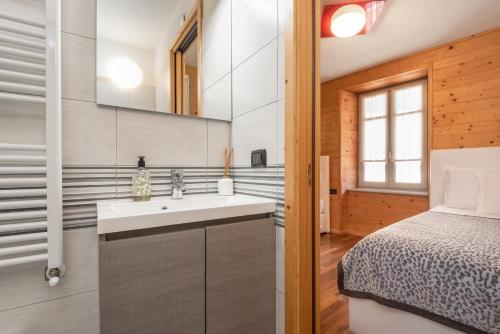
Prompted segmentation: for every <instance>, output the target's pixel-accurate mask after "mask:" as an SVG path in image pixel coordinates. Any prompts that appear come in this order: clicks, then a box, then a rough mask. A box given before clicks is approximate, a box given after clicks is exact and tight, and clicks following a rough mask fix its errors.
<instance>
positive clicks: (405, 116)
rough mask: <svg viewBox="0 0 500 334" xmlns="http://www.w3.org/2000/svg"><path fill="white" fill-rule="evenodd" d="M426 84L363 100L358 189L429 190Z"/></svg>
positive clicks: (377, 93) (370, 95) (413, 84)
mask: <svg viewBox="0 0 500 334" xmlns="http://www.w3.org/2000/svg"><path fill="white" fill-rule="evenodd" d="M426 92H427V82H426V81H418V82H411V83H408V84H404V85H399V86H395V87H391V88H388V89H384V90H379V91H375V92H370V93H366V94H363V95H361V96H360V101H359V106H360V146H359V147H360V152H359V157H360V164H359V186H360V187H373V188H382V189H394V190H402V189H408V190H415V189H421V190H424V189H426V188H427V149H426V145H427V140H426V138H427V131H426V117H427V115H426V114H427V97H426Z"/></svg>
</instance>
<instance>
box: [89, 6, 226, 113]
mask: <svg viewBox="0 0 500 334" xmlns="http://www.w3.org/2000/svg"><path fill="white" fill-rule="evenodd" d="M228 3H230V2H229V1H210V0H205V1H201V0H200V1H197V2H196V4H195V6H194V7H193V8H190V9H186V11H185V13H182V14H179V17H173V18H172V15H171V13H172V12H174V11H178V5H179V2H177V1H157V0H130V1H121V0H97V64H96V81H97V82H96V89H97V93H96V96H97V103H98V104H102V105H108V106H115V107H123V108H131V109H139V110H147V111H152V112H163V113H172V114H176V115H182V116H191V117H203V118H209V119H218V120H225V121H231V109H232V108H231V106H232V101H231V22H230V7H229V6H228V5H227V4H228ZM226 7H227V8H226ZM227 10H229V12H228V13H226V14H228V15H227V17H228V19H224V17H225V15H224V14H225V12H226V11H227Z"/></svg>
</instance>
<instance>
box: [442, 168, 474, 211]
mask: <svg viewBox="0 0 500 334" xmlns="http://www.w3.org/2000/svg"><path fill="white" fill-rule="evenodd" d="M445 172H446V183H445V190H444V205H445V206H447V207H449V208H455V209H474V210H475V209H476V208H477V204H478V199H479V181H478V177H477V171H476V170H473V169H459V168H454V167H448V168H445Z"/></svg>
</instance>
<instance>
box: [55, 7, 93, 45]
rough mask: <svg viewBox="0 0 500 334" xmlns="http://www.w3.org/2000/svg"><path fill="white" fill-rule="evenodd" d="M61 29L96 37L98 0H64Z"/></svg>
mask: <svg viewBox="0 0 500 334" xmlns="http://www.w3.org/2000/svg"><path fill="white" fill-rule="evenodd" d="M61 7H62V8H61V11H62V22H61V30H62V31H64V32H68V33H71V34H76V35H80V36H84V37H89V38H93V39H95V38H96V0H62V3H61Z"/></svg>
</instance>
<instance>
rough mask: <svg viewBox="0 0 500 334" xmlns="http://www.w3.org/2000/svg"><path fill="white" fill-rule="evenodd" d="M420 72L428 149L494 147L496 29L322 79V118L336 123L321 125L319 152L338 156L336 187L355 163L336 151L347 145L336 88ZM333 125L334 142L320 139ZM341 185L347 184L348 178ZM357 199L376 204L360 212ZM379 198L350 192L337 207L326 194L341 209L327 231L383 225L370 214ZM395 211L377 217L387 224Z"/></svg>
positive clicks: (499, 62) (498, 119)
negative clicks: (425, 80) (425, 83)
mask: <svg viewBox="0 0 500 334" xmlns="http://www.w3.org/2000/svg"><path fill="white" fill-rule="evenodd" d="M422 76H427V77H428V148H429V151H430V150H431V149H448V148H462V147H484V146H499V145H500V79H499V78H500V28H496V29H493V30H490V31H486V32H483V33H480V34H476V35H472V36H469V37H466V38H463V39H460V40H457V41H453V42H450V43H447V44H445V45H441V46H437V47H434V48H431V49H428V50H423V51H421V52H418V53H416V54H412V55H408V56H406V57H402V58H399V59H396V60H393V61H389V62H387V63H384V64H380V65H377V66H374V67H372V68H369V69H366V70H362V71H359V72H356V73H352V74H350V75H346V76H343V77H340V78H338V79H334V80H331V81H328V82H326V83H323V84H322V102H323V103H322V117H323V121H324V122H331V121H334V120H335V119H338V122H339V124H338V125H335V124H328V125H322V130H323V131H327V132H326V133H323V134H322V139H323V142H322V154H325V155H330V156H331V157H332V158H331V161H335V157H341V161H340V162H339V163H332V164H331V171H330V174H331V175H332V180H331V185H332V187H333V186H338V187H341V186H342V185H343V184H344V182H345V179H346V178H345V177H343V176H351V177H352V176H353V175H354V174H355V173H356V172H355V171H356V170H357V164H356V165H355V164H350V165H349V163H348V162H344V160H345V159H346V158H347V159H349V160H350V159H352V156H350V155H349V154H348V152H346V151H345V150H341V146H342V145H346V143H348V140H349V138H351V134H350V133H349V131H347V132H345V133H344V131H343V129H344V128H343V127H342V125H343V123H342V120H344V119H345V117H344V116H343V115H341V113H343V112H344V111H342V112H339V111H340V110H342V106H340V104H339V105H336V104H335V103H334V102H333V101H335V99H337V100H338V92H339V90H346V91H350V92H355V93H357V92H361V91H364V90H371V89H375V88H380V87H381V86H384V85H389V84H395V83H398V82H400V81H399V80H412V79H416V78H419V77H422ZM339 129H340V132H342V134H341V135H340V136H341V137H340V138H341V139H340V141H339V142H337V141H332V142H331V143H328V142H325V140H331V138H333V136H332V134H331V132H333V131H338V130H339ZM328 132H330V133H328ZM350 169H354V170H355V171H350ZM336 177H340V179H338V178H336ZM345 184H346V186H347V185H348V184H349V180H347V183H345ZM348 187H351V185H349V186H348ZM359 197H363V198H368V199H369V200H370V201H373V202H374V203H376V205H375V208H372V209H373V210H372V212H373V214H372V215H370V216H367V215H366V214H365V215H361V214H360V211H359V210H358V206H359V205H366V203H360V202H359V200H356V198H359ZM407 198H412V199H413V200H414V201H415V202H418V203H420V205H423V204H422V203H425V202H426V201H427V199H426V198H425V197H421V196H407ZM383 200H387V197H384V194H379V193H375V194H372V195H371V196H368V195H366V194H362V195H359V194H358V193H357V195H356V196H354V195H352V194H351V193H350V192H347V196H346V199H345V200H343V201H342V204H341V205H339V203H338V201H337V199H336V198H335V197H334V196H332V201H331V202H332V203H331V205H332V210H334V209H335V208H336V205H337V206H338V207H339V209H340V211H341V214H340V217H339V215H331V217H332V218H331V225H332V229H333V230H334V231H335V228H334V227H338V226H339V225H340V226H343V227H344V228H345V229H346V230H345V231H344V232H346V231H347V232H352V233H357V234H364V233H369V231H373V228H374V226H377V224H378V226H383V225H384V224H385V223H386V221H381V220H378V219H376V218H373V217H376V214H375V213H377V214H380V212H378V211H377V210H378V209H377V208H379V209H380V206H383V204H382V202H381V201H383ZM401 205H403V206H404V204H401ZM424 207H426V206H425V205H424ZM410 208H412V207H410ZM393 210H394V206H393ZM419 210H423V209H422V206H420V207H418V209H415V210H414V209H408V210H403V212H406V214H407V215H412V214H413V213H415V212H419ZM398 215H399V214H397V215H394V216H391V215H388V214H383V215H381V216H382V217H386V219H387V222H391V221H393V220H394V218H395V217H399V216H398ZM363 219H365V223H363Z"/></svg>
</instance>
